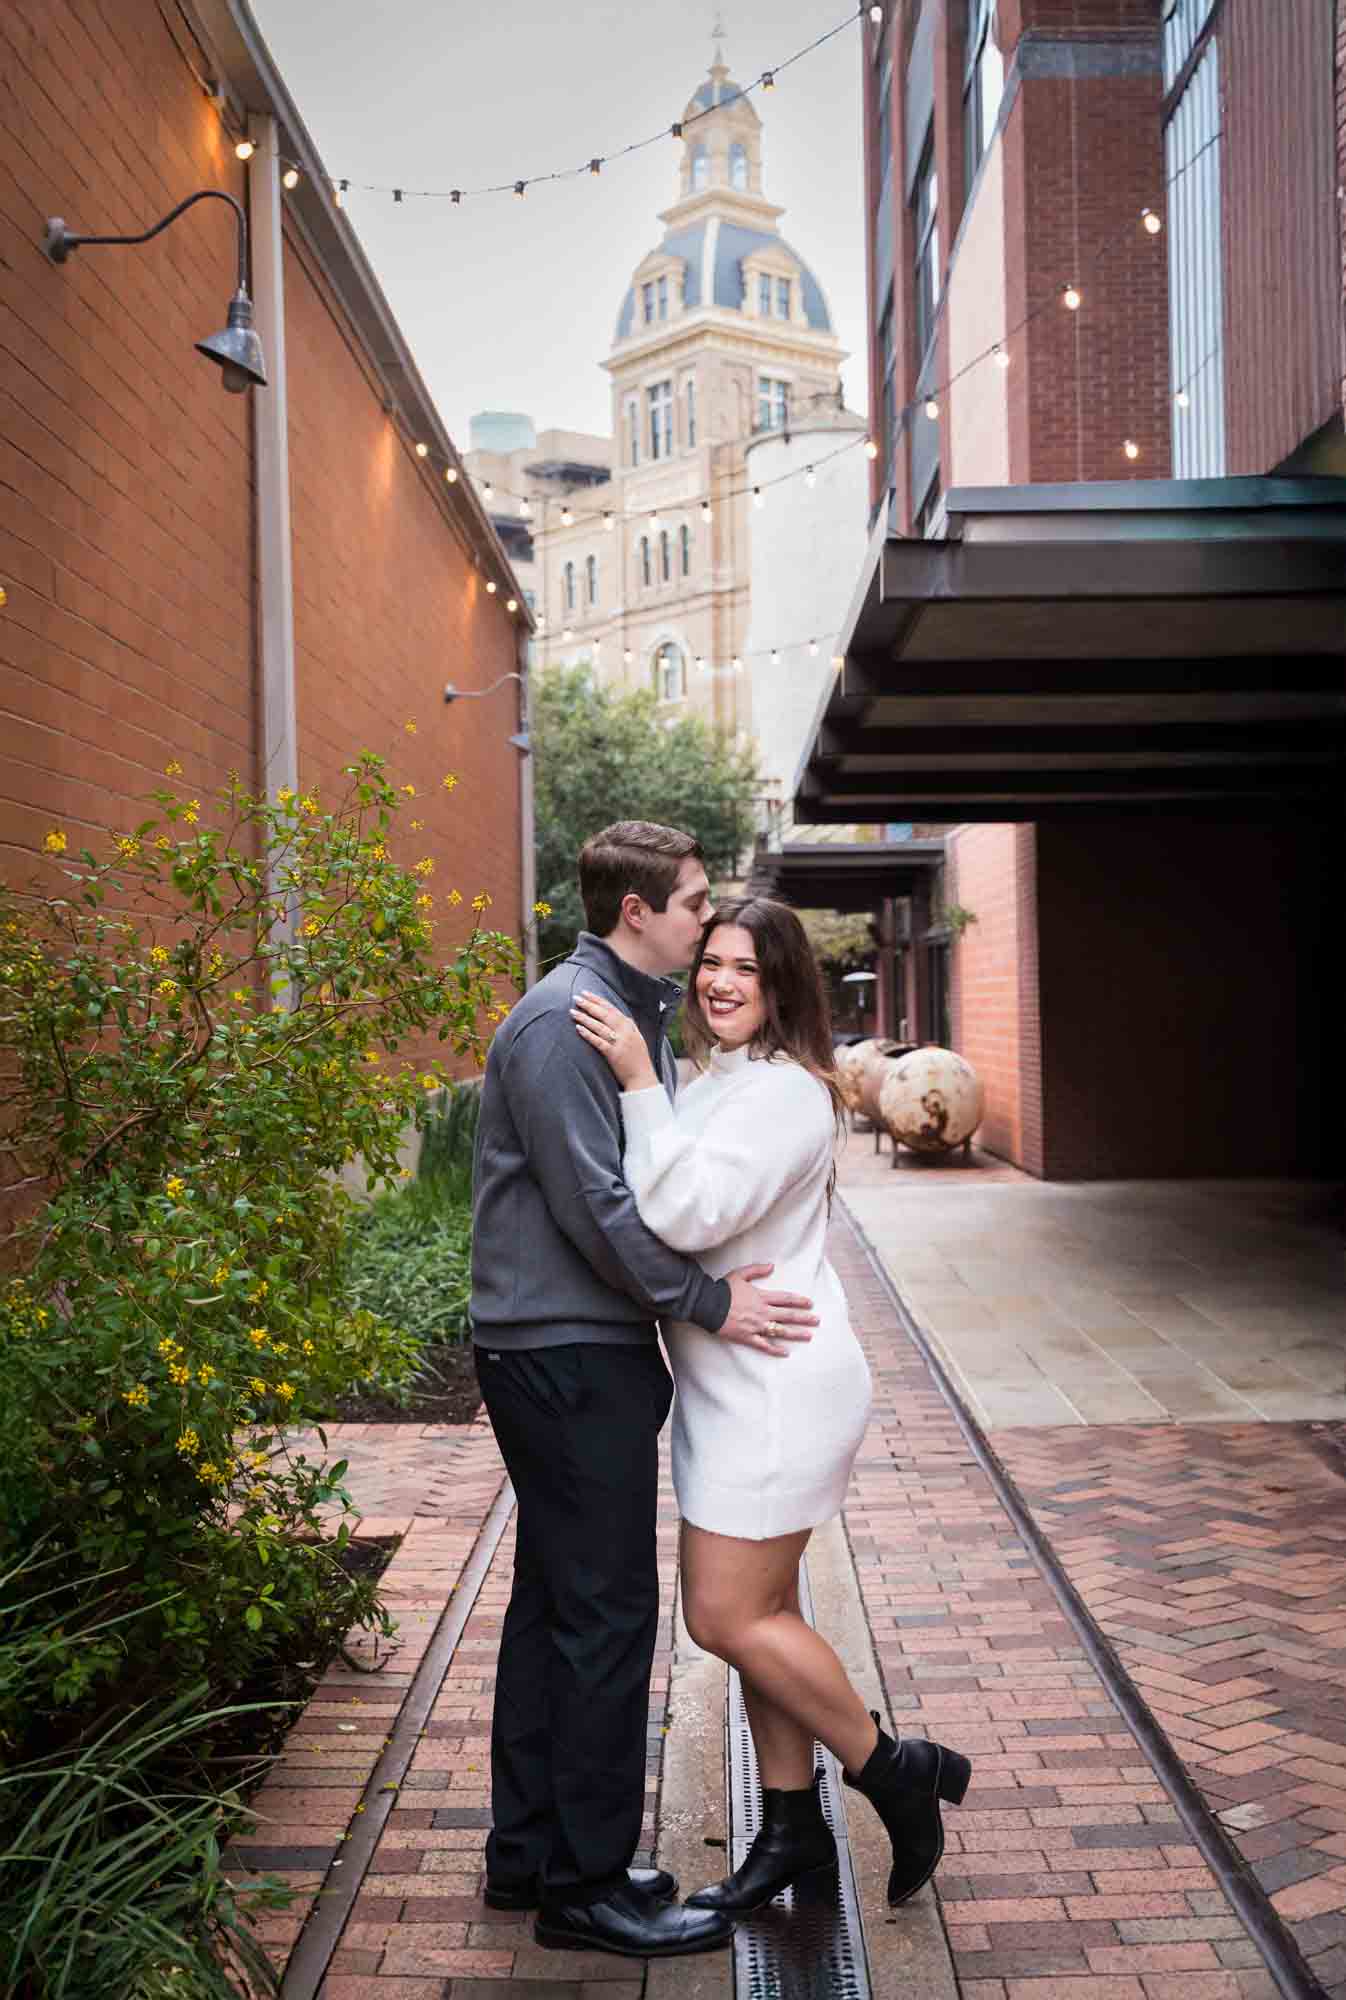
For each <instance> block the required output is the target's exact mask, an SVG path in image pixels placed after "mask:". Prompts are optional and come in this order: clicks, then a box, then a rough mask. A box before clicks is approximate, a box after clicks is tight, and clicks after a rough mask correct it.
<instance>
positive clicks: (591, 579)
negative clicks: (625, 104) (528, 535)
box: [546, 44, 853, 732]
mask: <svg viewBox="0 0 1346 2000" xmlns="http://www.w3.org/2000/svg"><path fill="white" fill-rule="evenodd" d="M675 132H676V136H677V139H678V143H679V152H678V194H677V199H676V200H675V201H674V203H673V205H672V206H671V207H670V208H667V209H665V210H664V211H663V212H662V214H661V215H660V217H659V220H660V222H661V223H662V224H663V235H662V237H661V239H660V241H659V242H658V244H657V245H656V246H655V248H654V249H652V250H651V251H650V252H649V253H648V254H647V255H646V256H645V257H643V258H642V259H641V261H640V263H639V264H638V265H637V266H636V269H635V272H634V274H633V277H632V281H631V284H630V286H629V287H628V289H627V291H626V294H625V297H624V298H623V300H622V302H621V307H620V310H619V313H618V316H617V326H616V332H615V335H614V339H613V345H612V349H611V352H610V354H609V356H608V359H607V360H606V361H605V362H604V364H603V365H604V367H605V368H607V370H608V372H609V374H610V376H611V378H612V397H613V479H612V486H611V498H610V499H608V498H607V497H604V498H603V500H602V503H601V504H602V506H603V508H604V510H605V511H606V513H607V515H608V516H609V517H610V518H605V519H603V520H602V521H601V525H600V532H599V533H598V534H597V535H596V536H595V535H594V533H593V528H594V526H595V525H599V517H598V516H596V515H595V516H591V517H590V518H588V519H585V520H581V519H578V518H577V519H576V520H575V522H574V525H573V527H568V528H565V529H562V530H560V531H559V532H556V533H553V532H550V531H549V532H548V534H547V537H546V539H547V542H548V544H549V545H550V547H549V554H550V555H551V556H552V558H553V560H554V561H555V563H556V565H557V568H556V588H555V595H556V598H557V607H558V608H557V611H556V613H555V615H554V616H553V615H552V614H551V607H550V603H549V605H548V613H549V629H550V630H551V631H553V632H554V631H555V629H556V625H557V624H558V622H560V621H561V620H564V637H565V639H566V642H567V643H566V645H565V646H564V647H563V648H562V647H555V646H553V647H552V648H551V649H550V650H551V651H552V654H553V656H554V657H561V658H568V659H580V658H588V659H590V660H591V661H592V663H593V664H594V666H595V668H596V669H597V670H598V672H599V673H600V675H601V677H602V678H603V679H604V680H613V681H616V682H618V683H619V684H624V685H626V686H629V687H638V686H639V687H653V688H654V690H655V692H656V694H657V695H658V697H659V700H660V702H661V704H663V705H665V706H666V707H667V710H668V714H669V716H670V719H672V718H673V717H675V716H677V715H680V714H686V713H688V712H695V713H699V714H701V715H703V716H705V717H706V718H707V719H708V720H712V721H714V722H716V723H717V724H719V725H720V726H721V727H724V728H727V729H730V730H732V731H737V732H744V731H746V730H747V728H748V725H749V720H750V708H751V686H752V680H751V675H750V672H749V671H748V667H749V663H748V662H747V661H746V660H744V658H743V647H744V644H745V642H746V638H747V629H748V618H749V602H748V598H749V589H750V574H751V563H750V546H749V538H750V523H751V518H752V514H753V511H754V509H753V501H752V497H751V495H750V494H749V493H748V491H747V486H748V484H749V482H748V480H747V478H746V477H745V459H744V454H745V451H746V450H747V447H748V446H749V445H750V444H751V443H752V441H753V439H754V438H760V437H762V436H764V435H765V434H767V433H770V432H782V431H787V430H788V431H794V430H797V429H800V428H817V427H826V426H828V425H829V424H831V423H833V422H837V421H839V414H838V413H839V404H840V396H841V383H840V367H841V363H842V361H843V360H844V359H845V355H844V353H843V351H842V349H841V347H840V345H839V343H838V342H837V339H836V336H835V334H834V333H833V331H832V321H831V315H830V313H829V311H828V307H827V301H826V299H825V297H824V295H823V291H822V287H821V286H820V285H819V283H818V281H817V279H816V278H815V276H814V275H813V272H812V271H811V270H810V269H809V267H808V265H807V264H806V263H805V262H804V260H803V258H802V257H801V256H800V255H799V253H798V251H796V250H795V249H793V248H792V247H791V245H790V244H789V243H787V242H786V241H785V239H784V238H783V237H782V235H781V234H780V229H779V221H780V217H781V215H782V214H783V210H782V209H781V208H779V207H778V206H777V205H776V204H774V203H773V202H770V201H768V200H767V198H766V195H765V193H764V192H763V173H762V121H761V119H760V118H759V116H758V113H757V109H756V106H755V104H754V101H753V99H752V98H750V97H748V96H746V95H745V94H744V92H743V91H742V89H741V88H740V86H739V85H738V84H737V83H735V82H734V80H733V78H732V77H731V76H730V74H729V71H728V69H727V68H726V66H725V64H724V62H723V60H722V59H721V55H720V50H719V47H718V44H717V47H716V52H715V61H714V62H713V63H712V65H711V68H710V73H709V75H708V76H707V78H706V80H705V81H704V82H703V83H702V84H701V85H700V87H699V88H698V89H697V90H696V91H695V92H694V93H693V95H692V97H691V98H690V100H689V101H688V104H687V108H686V110H685V111H684V112H683V115H682V118H681V120H680V123H679V126H678V127H677V128H675ZM851 422H852V423H853V419H852V420H851ZM762 503H763V504H764V505H769V504H770V495H769V494H766V493H764V494H763V495H762ZM603 529H606V530H607V532H606V533H605V532H602V530H603ZM581 542H584V543H585V546H584V547H583V548H582V549H581V548H580V546H579V544H580V543H581ZM590 542H592V543H593V544H594V547H593V548H592V549H591V548H590V547H589V543H590ZM572 543H573V545H574V546H573V547H572V546H571V544H572ZM549 567H550V563H549ZM581 584H582V585H583V588H577V586H578V585H581ZM591 588H592V589H593V590H594V592H595V594H596V597H597V601H596V602H590V601H589V596H588V593H589V590H590V589H591ZM552 594H553V592H552V587H551V584H550V582H549V584H548V597H549V599H550V598H551V596H552ZM736 661H737V662H738V663H739V664H738V665H737V666H736V665H735V662H736Z"/></svg>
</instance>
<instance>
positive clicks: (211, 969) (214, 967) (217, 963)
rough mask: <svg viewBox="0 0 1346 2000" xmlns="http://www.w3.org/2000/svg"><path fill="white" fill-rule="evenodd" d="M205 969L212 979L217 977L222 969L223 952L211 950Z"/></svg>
mask: <svg viewBox="0 0 1346 2000" xmlns="http://www.w3.org/2000/svg"><path fill="white" fill-rule="evenodd" d="M206 971H207V972H208V973H209V974H210V976H211V978H212V979H218V978H219V976H220V974H221V973H222V972H223V971H224V954H223V953H222V952H218V951H213V952H212V953H211V954H210V957H209V958H208V959H207V961H206Z"/></svg>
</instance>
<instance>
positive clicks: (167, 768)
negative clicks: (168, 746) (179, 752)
mask: <svg viewBox="0 0 1346 2000" xmlns="http://www.w3.org/2000/svg"><path fill="white" fill-rule="evenodd" d="M164 776H165V777H166V778H180V777H181V776H182V766H181V764H179V762H178V760H177V758H176V757H173V758H171V759H170V761H169V762H168V763H167V764H165V765H164Z"/></svg>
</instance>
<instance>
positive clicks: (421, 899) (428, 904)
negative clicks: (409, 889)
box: [416, 896, 435, 910]
mask: <svg viewBox="0 0 1346 2000" xmlns="http://www.w3.org/2000/svg"><path fill="white" fill-rule="evenodd" d="M434 907H435V899H434V897H433V896H418V897H417V898H416V908H417V909H418V910H433V909H434Z"/></svg>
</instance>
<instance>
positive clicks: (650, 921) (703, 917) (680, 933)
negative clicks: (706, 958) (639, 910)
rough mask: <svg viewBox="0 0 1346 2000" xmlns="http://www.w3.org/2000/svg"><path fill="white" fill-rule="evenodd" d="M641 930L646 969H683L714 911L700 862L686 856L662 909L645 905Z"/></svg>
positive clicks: (667, 971)
mask: <svg viewBox="0 0 1346 2000" xmlns="http://www.w3.org/2000/svg"><path fill="white" fill-rule="evenodd" d="M644 907H645V923H644V927H643V930H642V932H641V936H642V939H643V941H644V944H645V947H646V950H647V952H648V954H649V962H650V970H651V971H653V972H660V973H663V974H664V975H665V977H667V976H669V975H670V974H672V973H675V972H685V971H686V970H687V968H688V966H689V965H690V964H691V962H692V960H693V959H694V958H695V957H696V948H697V946H698V945H699V944H700V942H701V933H702V931H703V930H704V929H705V927H706V925H707V924H708V923H709V922H710V920H711V917H712V916H713V915H714V914H715V913H714V909H713V908H712V905H711V900H710V883H709V882H708V881H707V880H706V871H705V869H704V868H703V867H702V865H701V863H700V862H699V861H697V860H695V859H694V858H693V857H692V856H690V855H689V856H688V858H687V860H686V861H684V862H683V864H682V866H681V868H680V869H679V870H678V879H677V883H676V884H675V886H674V888H673V891H672V894H671V895H670V896H669V899H668V902H667V904H666V905H665V907H664V908H663V909H662V910H652V909H651V908H650V907H649V905H648V904H646V905H645V906H644Z"/></svg>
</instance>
